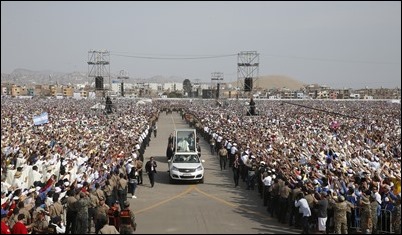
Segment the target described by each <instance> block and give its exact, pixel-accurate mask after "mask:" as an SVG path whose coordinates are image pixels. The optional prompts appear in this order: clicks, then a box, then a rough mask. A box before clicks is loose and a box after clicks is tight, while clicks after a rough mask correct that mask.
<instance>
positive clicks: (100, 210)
mask: <svg viewBox="0 0 402 235" xmlns="http://www.w3.org/2000/svg"><path fill="white" fill-rule="evenodd" d="M108 211H109V206H108V205H107V204H106V203H105V198H104V197H102V196H101V197H100V199H99V206H98V207H97V209H96V212H95V234H97V233H98V231H99V230H100V229H101V228H102V226H103V224H102V223H103V222H102V221H101V218H103V217H105V218H107V219H108V220H109V218H108V217H107V212H108Z"/></svg>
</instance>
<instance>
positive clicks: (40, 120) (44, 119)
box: [33, 112, 49, 126]
mask: <svg viewBox="0 0 402 235" xmlns="http://www.w3.org/2000/svg"><path fill="white" fill-rule="evenodd" d="M33 122H34V125H35V126H37V125H42V124H45V123H48V122H49V117H48V114H47V112H44V113H41V114H40V115H39V116H34V117H33Z"/></svg>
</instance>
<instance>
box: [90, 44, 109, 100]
mask: <svg viewBox="0 0 402 235" xmlns="http://www.w3.org/2000/svg"><path fill="white" fill-rule="evenodd" d="M88 77H89V78H90V79H91V83H92V82H93V80H92V78H94V79H95V90H100V91H103V96H105V93H106V91H107V90H110V89H111V88H112V84H111V80H110V52H109V51H107V50H99V51H96V50H90V51H88ZM105 79H108V80H107V81H108V83H109V84H108V87H107V88H105V85H104V80H105Z"/></svg>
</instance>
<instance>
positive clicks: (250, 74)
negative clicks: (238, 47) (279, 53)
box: [237, 51, 260, 94]
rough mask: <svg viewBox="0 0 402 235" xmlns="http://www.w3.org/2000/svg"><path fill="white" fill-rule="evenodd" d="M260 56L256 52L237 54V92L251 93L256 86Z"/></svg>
mask: <svg viewBox="0 0 402 235" xmlns="http://www.w3.org/2000/svg"><path fill="white" fill-rule="evenodd" d="M259 65H260V54H258V53H257V51H241V52H240V53H238V54H237V87H238V89H239V90H238V92H239V93H242V92H243V91H244V93H247V92H249V93H250V94H251V93H252V91H253V87H256V86H257V85H258V83H257V82H258V75H259Z"/></svg>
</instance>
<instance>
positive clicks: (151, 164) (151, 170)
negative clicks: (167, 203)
mask: <svg viewBox="0 0 402 235" xmlns="http://www.w3.org/2000/svg"><path fill="white" fill-rule="evenodd" d="M156 167H157V164H156V162H155V160H154V157H151V158H150V160H149V161H147V163H146V164H145V171H146V172H147V173H148V177H149V182H150V183H151V188H153V187H154V184H155V173H156Z"/></svg>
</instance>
